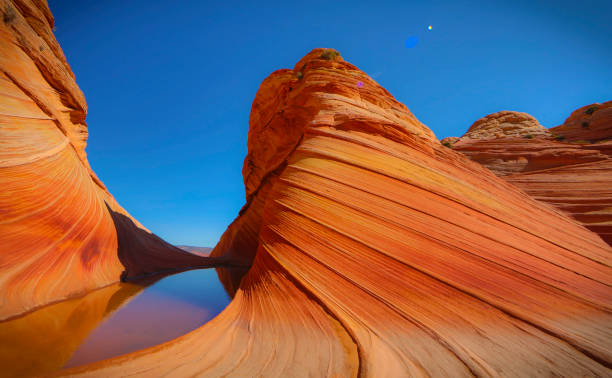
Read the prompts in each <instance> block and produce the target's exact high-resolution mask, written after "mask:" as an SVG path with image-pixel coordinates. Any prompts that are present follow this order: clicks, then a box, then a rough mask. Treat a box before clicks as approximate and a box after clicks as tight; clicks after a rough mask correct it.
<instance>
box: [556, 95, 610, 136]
mask: <svg viewBox="0 0 612 378" xmlns="http://www.w3.org/2000/svg"><path fill="white" fill-rule="evenodd" d="M550 131H551V132H553V133H555V134H557V135H560V136H563V137H564V139H565V140H566V141H568V142H576V141H583V142H584V141H588V142H599V141H603V140H612V101H606V102H604V103H603V104H590V105H587V106H583V107H582V108H579V109H576V110H574V111H573V112H572V114H570V116H569V117H568V118H567V119H566V120H565V122H563V124H562V125H560V126H557V127H553V128H552V129H550Z"/></svg>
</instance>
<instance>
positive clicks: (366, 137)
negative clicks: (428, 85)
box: [64, 49, 612, 377]
mask: <svg viewBox="0 0 612 378" xmlns="http://www.w3.org/2000/svg"><path fill="white" fill-rule="evenodd" d="M359 82H361V83H363V84H362V85H358V83H359ZM248 147H249V151H248V155H247V157H246V159H245V164H244V169H243V175H244V182H245V187H246V193H247V203H246V205H245V206H244V207H243V209H242V210H241V212H240V215H239V216H238V217H237V218H236V220H235V221H234V222H233V223H232V224H231V225H230V226H229V228H228V229H227V231H226V232H225V234H224V235H223V237H222V238H221V240H220V242H219V244H218V245H217V246H216V247H215V249H214V250H213V252H212V254H213V255H216V256H228V255H229V256H232V258H238V259H242V260H243V261H245V262H252V267H251V269H250V270H249V272H248V273H247V274H246V275H245V276H244V277H243V278H242V280H241V282H240V284H239V286H238V288H237V290H236V293H235V297H234V300H233V301H232V302H231V303H230V305H229V306H228V307H227V308H226V310H225V311H224V312H223V313H221V314H220V315H219V316H218V317H216V318H215V319H214V320H212V321H211V322H209V323H207V324H205V325H204V326H202V327H201V328H200V329H197V330H195V331H193V332H191V333H189V334H187V335H185V336H183V337H181V338H180V339H177V340H175V341H172V342H169V343H166V344H164V345H163V346H161V347H155V348H149V349H146V350H143V351H140V352H137V353H132V354H130V355H126V356H122V357H118V358H114V359H111V360H107V361H103V362H101V363H98V364H95V365H90V366H85V367H80V368H75V369H71V370H67V371H65V372H64V374H66V375H84V376H116V375H138V376H146V375H147V374H148V373H149V372H151V371H154V372H155V374H158V375H165V374H167V375H171V376H177V377H178V376H188V375H196V374H199V375H208V376H222V375H232V376H254V375H257V376H260V375H261V376H288V375H291V376H293V375H298V376H372V377H379V376H426V375H431V376H442V375H447V376H471V375H478V376H488V375H507V376H521V375H530V374H541V375H564V376H583V375H595V376H597V375H608V374H610V370H609V367H610V366H611V364H612V326H611V324H612V313H611V312H610V309H612V290H611V289H610V285H611V284H612V268H611V263H612V249H611V248H610V247H609V246H608V245H607V244H606V243H604V242H603V241H602V240H601V239H600V238H599V237H598V236H597V235H596V234H594V233H593V232H590V231H588V230H587V229H585V228H584V227H582V226H580V225H578V224H577V223H576V222H575V221H574V220H572V219H570V218H569V217H567V216H566V215H564V214H562V213H561V212H559V211H556V210H554V209H552V208H551V207H550V206H547V205H545V204H543V203H541V202H539V201H536V200H534V199H532V198H531V197H529V196H528V195H526V194H525V193H524V192H522V191H520V190H518V189H517V188H516V187H514V186H513V185H510V184H509V183H507V182H506V181H504V180H503V179H501V178H498V177H497V176H495V175H494V174H493V173H491V171H489V170H487V169H485V168H484V167H482V166H481V165H480V164H477V163H475V162H472V161H470V160H469V159H467V158H466V157H465V156H463V155H462V154H460V153H457V152H455V151H453V150H452V149H449V148H447V147H444V146H441V145H440V143H439V142H438V141H437V139H436V138H435V136H434V135H433V133H432V132H431V131H430V130H429V129H427V128H426V127H425V126H424V125H423V124H421V123H420V122H419V121H418V120H417V119H416V118H415V117H414V116H413V115H412V114H411V113H410V111H409V110H408V109H407V108H406V107H405V106H404V105H402V104H400V103H399V102H397V101H396V100H395V99H394V98H393V97H392V96H391V94H389V93H388V92H387V91H386V90H384V89H383V88H382V87H380V86H379V85H378V84H377V83H376V82H374V81H373V80H372V79H370V78H369V77H368V76H367V75H365V74H364V73H363V72H361V71H360V70H359V69H357V68H356V67H355V66H353V65H352V64H350V63H347V62H345V61H344V60H343V59H342V58H341V57H340V56H339V55H338V54H337V53H336V52H335V51H333V50H332V51H330V50H325V49H315V50H313V51H311V52H310V53H308V54H307V55H306V56H305V57H304V58H302V59H301V60H300V61H299V62H298V63H297V64H296V65H295V67H294V68H293V69H292V70H289V69H284V70H279V71H276V72H274V73H272V74H271V75H270V76H269V77H268V78H267V79H265V80H264V82H263V83H262V85H261V87H260V89H259V91H258V93H257V95H256V96H255V100H254V102H253V107H252V110H251V119H250V128H249V140H248ZM220 276H221V274H220ZM222 278H223V277H222Z"/></svg>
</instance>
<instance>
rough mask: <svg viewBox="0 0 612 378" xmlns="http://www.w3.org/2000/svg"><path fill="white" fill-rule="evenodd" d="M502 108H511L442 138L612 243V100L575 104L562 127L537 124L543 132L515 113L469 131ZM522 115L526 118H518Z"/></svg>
mask: <svg viewBox="0 0 612 378" xmlns="http://www.w3.org/2000/svg"><path fill="white" fill-rule="evenodd" d="M501 113H504V114H510V113H515V112H499V113H494V114H492V115H489V116H486V117H484V118H482V119H481V120H478V121H476V122H475V123H474V125H472V127H470V129H469V130H468V131H467V132H466V133H465V135H464V136H463V137H461V138H456V137H449V138H444V139H443V140H442V141H441V142H442V143H443V145H445V146H447V147H452V149H453V150H456V151H460V152H462V153H463V154H465V155H466V156H468V157H469V158H470V159H472V160H474V161H476V162H479V163H481V164H482V165H484V166H485V167H487V168H489V169H490V170H491V171H493V172H494V173H495V174H496V175H498V176H501V177H503V178H504V179H505V180H506V181H508V182H510V183H512V184H513V185H516V186H517V187H519V188H521V189H522V190H524V191H525V192H526V193H528V194H530V195H531V196H532V197H534V198H536V199H538V200H540V201H543V202H546V203H549V204H551V205H554V206H555V207H556V208H558V209H561V210H563V211H564V212H566V213H567V214H570V215H571V216H572V217H573V218H574V219H576V220H577V221H579V222H580V223H582V224H583V225H584V226H586V227H587V228H589V229H590V230H592V231H594V232H596V233H598V234H599V235H600V236H601V237H602V239H604V240H605V241H606V242H608V244H611V245H612V102H605V103H603V104H591V105H587V106H584V107H582V108H579V109H577V110H575V111H574V112H573V113H572V114H571V115H570V116H569V117H568V118H567V120H566V121H565V122H564V123H563V125H561V126H557V127H553V128H551V129H549V130H546V129H544V128H543V127H542V126H540V128H541V129H543V130H544V132H542V131H541V130H540V132H537V133H536V132H535V131H534V128H533V124H534V123H535V124H537V121H535V119H534V118H533V117H531V116H528V115H526V114H525V113H515V114H516V115H515V116H514V117H510V118H508V120H507V122H506V123H505V124H493V126H492V127H488V128H486V133H482V132H480V133H478V134H474V132H473V129H475V128H476V129H477V128H478V127H479V125H483V124H491V122H490V121H488V120H489V119H491V118H494V119H497V118H498V116H497V115H499V114H501ZM527 117H528V118H529V119H531V120H532V121H531V122H530V123H527V122H525V121H523V120H524V119H526V118H527ZM538 125H539V124H538ZM504 130H512V131H513V133H512V134H511V135H507V134H506V133H505V132H504Z"/></svg>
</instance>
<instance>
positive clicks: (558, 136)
mask: <svg viewBox="0 0 612 378" xmlns="http://www.w3.org/2000/svg"><path fill="white" fill-rule="evenodd" d="M555 139H556V140H558V141H559V142H561V141H564V140H565V136H564V135H557V136H556V137H555Z"/></svg>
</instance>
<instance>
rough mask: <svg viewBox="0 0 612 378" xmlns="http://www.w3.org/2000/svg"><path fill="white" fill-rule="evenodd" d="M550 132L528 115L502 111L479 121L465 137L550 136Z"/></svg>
mask: <svg viewBox="0 0 612 378" xmlns="http://www.w3.org/2000/svg"><path fill="white" fill-rule="evenodd" d="M548 135H550V133H549V131H548V130H546V128H545V127H544V126H542V125H540V123H539V122H538V121H537V120H536V119H535V118H533V117H532V116H530V115H529V114H527V113H520V112H509V111H501V112H497V113H493V114H489V115H488V116H486V117H483V118H481V119H479V120H478V121H476V122H474V124H473V125H472V126H471V127H470V128H469V130H468V131H467V132H466V133H465V135H463V138H470V139H491V138H512V137H526V138H529V137H534V136H548Z"/></svg>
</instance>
